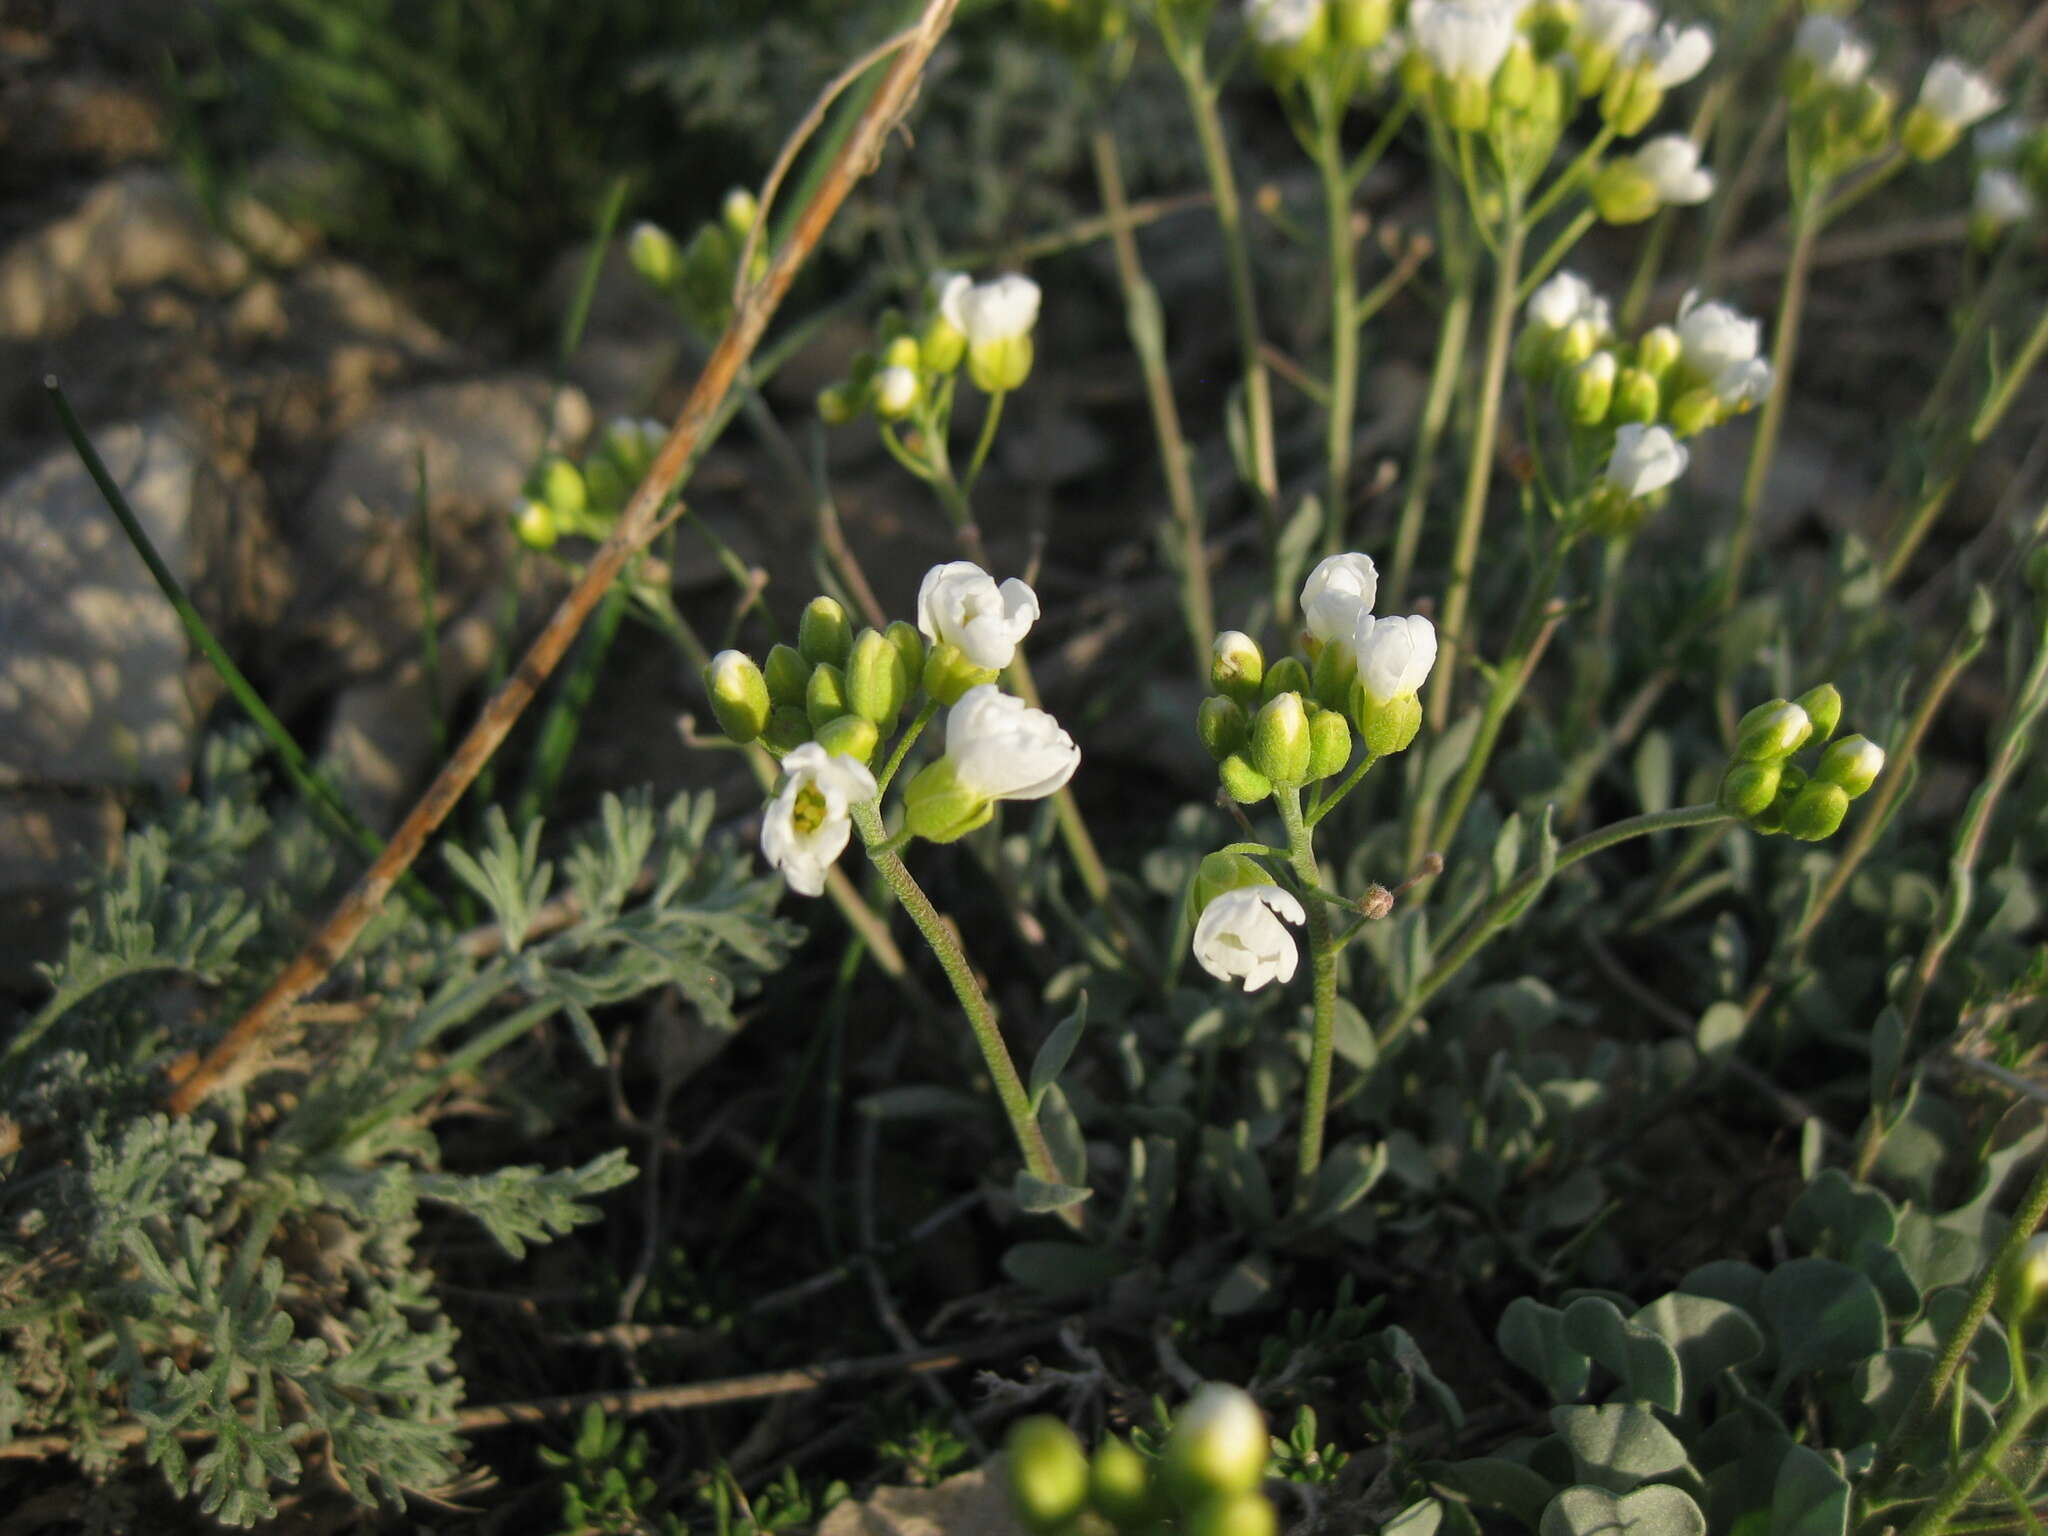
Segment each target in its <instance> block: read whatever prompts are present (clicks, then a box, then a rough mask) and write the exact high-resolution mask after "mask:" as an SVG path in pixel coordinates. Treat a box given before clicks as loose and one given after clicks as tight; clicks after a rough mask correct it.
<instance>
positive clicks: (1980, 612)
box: [1963, 581, 1998, 637]
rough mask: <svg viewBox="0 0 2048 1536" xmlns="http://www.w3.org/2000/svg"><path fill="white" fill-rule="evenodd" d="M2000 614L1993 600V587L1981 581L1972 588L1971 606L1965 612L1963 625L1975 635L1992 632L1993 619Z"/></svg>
mask: <svg viewBox="0 0 2048 1536" xmlns="http://www.w3.org/2000/svg"><path fill="white" fill-rule="evenodd" d="M1997 616H1998V608H1997V605H1996V604H1994V603H1993V602H1992V601H1991V589H1990V588H1989V587H1987V586H1985V585H1984V584H1983V583H1982V582H1981V581H1980V582H1978V583H1977V585H1976V586H1974V587H1972V588H1971V589H1970V606H1969V607H1968V608H1967V609H1965V610H1964V612H1963V625H1964V627H1965V628H1966V629H1968V630H1969V632H1970V633H1971V634H1972V635H1974V636H1980V637H1981V636H1984V635H1988V634H1990V633H1991V621H1992V620H1993V619H1994V618H1996V617H1997Z"/></svg>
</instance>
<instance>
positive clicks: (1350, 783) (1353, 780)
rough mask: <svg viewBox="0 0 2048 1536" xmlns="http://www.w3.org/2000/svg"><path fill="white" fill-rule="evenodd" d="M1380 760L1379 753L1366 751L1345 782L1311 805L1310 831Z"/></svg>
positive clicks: (1347, 775) (1309, 815) (1346, 776)
mask: <svg viewBox="0 0 2048 1536" xmlns="http://www.w3.org/2000/svg"><path fill="white" fill-rule="evenodd" d="M1378 761H1379V755H1378V754H1377V753H1373V752H1368V753H1366V754H1365V756H1363V757H1361V758H1360V759H1359V760H1358V766H1357V767H1356V768H1353V769H1352V770H1351V771H1350V772H1349V773H1347V774H1346V775H1345V776H1344V782H1343V783H1341V784H1339V785H1338V786H1337V787H1336V788H1335V789H1333V790H1331V791H1330V792H1329V793H1328V794H1327V795H1324V796H1323V797H1322V798H1321V799H1319V800H1317V801H1316V802H1315V804H1314V805H1313V806H1311V807H1310V809H1309V813H1308V829H1309V831H1311V832H1313V831H1315V829H1316V827H1317V826H1318V825H1319V824H1320V823H1321V822H1322V819H1323V818H1324V817H1325V816H1327V815H1329V814H1330V812H1332V811H1334V810H1335V809H1337V806H1338V804H1339V803H1340V802H1341V801H1342V800H1343V798H1344V797H1345V796H1346V795H1348V794H1350V793H1351V791H1352V790H1354V789H1356V788H1357V787H1358V781H1359V780H1360V779H1362V778H1364V777H1365V776H1366V774H1367V773H1368V772H1370V771H1371V769H1372V765H1373V764H1374V763H1376V762H1378Z"/></svg>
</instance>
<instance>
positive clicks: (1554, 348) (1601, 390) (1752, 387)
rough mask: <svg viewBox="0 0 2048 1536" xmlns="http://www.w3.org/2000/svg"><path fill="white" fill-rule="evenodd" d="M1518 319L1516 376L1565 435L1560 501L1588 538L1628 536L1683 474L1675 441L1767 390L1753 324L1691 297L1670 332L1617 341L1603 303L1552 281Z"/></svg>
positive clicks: (1565, 278) (1573, 285)
mask: <svg viewBox="0 0 2048 1536" xmlns="http://www.w3.org/2000/svg"><path fill="white" fill-rule="evenodd" d="M1525 319H1526V323H1525V325H1524V327H1523V330H1522V334H1521V335H1520V336H1519V337H1518V338H1517V340H1516V343H1515V363H1516V367H1517V368H1518V369H1519V370H1520V371H1521V372H1522V373H1523V375H1524V376H1525V377H1527V378H1528V379H1529V381H1530V382H1531V383H1532V384H1541V383H1548V384H1550V385H1551V386H1552V387H1553V390H1554V392H1555V394H1556V397H1557V399H1558V403H1559V405H1560V407H1561V410H1562V414H1563V415H1564V417H1565V419H1566V421H1567V422H1568V423H1569V427H1570V442H1569V444H1568V451H1567V453H1566V455H1565V458H1566V465H1565V472H1564V474H1563V476H1562V479H1563V482H1564V483H1563V485H1562V487H1561V491H1560V494H1562V495H1563V496H1565V497H1566V498H1567V499H1568V500H1569V501H1571V502H1572V503H1573V504H1575V505H1577V506H1578V507H1579V508H1580V511H1581V513H1582V515H1583V516H1584V518H1585V520H1586V524H1587V526H1588V527H1589V528H1590V529H1592V530H1593V531H1595V532H1600V533H1607V534H1624V533H1628V532H1632V531H1633V530H1634V529H1635V528H1636V527H1637V526H1638V525H1639V524H1640V522H1641V521H1642V518H1643V517H1644V516H1645V515H1646V514H1647V512H1648V511H1649V509H1650V505H1651V499H1652V498H1654V497H1655V496H1656V495H1657V494H1658V493H1660V492H1662V491H1664V490H1665V489H1666V488H1668V487H1669V486H1670V485H1671V484H1672V483H1673V482H1674V481H1676V480H1677V479H1678V477H1679V476H1680V475H1681V474H1683V473H1684V472H1685V468H1686V465H1687V463H1688V461H1689V459H1690V452H1689V450H1688V449H1687V447H1686V445H1685V442H1684V440H1685V439H1686V438H1689V437H1693V436H1696V435H1698V434H1699V433H1701V432H1703V431H1706V430H1707V429H1708V428H1710V427H1715V426H1718V425H1720V424H1721V423H1722V422H1724V421H1726V420H1728V419H1729V418H1730V417H1731V416H1735V415H1739V414H1740V413H1742V412H1744V411H1747V410H1749V409H1751V408H1752V407H1754V406H1756V405H1757V404H1759V403H1760V402H1762V401H1763V400H1764V399H1765V398H1766V397H1767V396H1768V395H1769V394H1770V392H1771V386H1772V373H1771V365H1770V362H1769V360H1768V359H1767V358H1765V357H1764V356H1763V355H1762V354H1763V327H1762V325H1761V324H1760V323H1759V322H1758V321H1756V320H1753V319H1750V318H1749V317H1747V316H1745V315H1742V314H1739V313H1738V312H1736V311H1735V310H1733V309H1731V308H1730V307H1729V306H1727V305H1725V304H1719V303H1713V302H1709V301H1706V300H1703V299H1701V298H1700V296H1699V295H1698V294H1697V293H1689V294H1687V295H1686V296H1685V299H1684V301H1683V302H1682V303H1681V304H1680V305H1679V309H1678V317H1677V321H1676V323H1675V324H1673V325H1659V326H1654V327H1652V328H1651V329H1649V330H1647V331H1645V332H1643V334H1642V335H1641V336H1639V337H1637V338H1636V339H1635V340H1634V341H1633V342H1627V343H1624V342H1621V341H1618V340H1617V339H1616V337H1615V335H1614V329H1613V322H1612V318H1611V311H1610V309H1609V307H1608V304H1607V301H1606V300H1605V299H1603V298H1601V297H1600V295H1599V294H1597V293H1596V292H1595V291H1594V290H1593V287H1592V285H1591V284H1589V283H1588V282H1586V281H1585V279H1583V278H1581V277H1579V276H1578V275H1576V274H1575V273H1571V272H1560V273H1558V274H1557V275H1556V276H1555V277H1553V278H1551V279H1550V280H1549V281H1548V282H1546V283H1544V284H1543V285H1542V286H1541V287H1539V288H1538V289H1537V290H1536V291H1535V292H1534V293H1533V294H1531V295H1530V298H1529V304H1528V308H1527V311H1526V317H1525ZM1593 466H1598V469H1597V472H1596V471H1594V469H1593Z"/></svg>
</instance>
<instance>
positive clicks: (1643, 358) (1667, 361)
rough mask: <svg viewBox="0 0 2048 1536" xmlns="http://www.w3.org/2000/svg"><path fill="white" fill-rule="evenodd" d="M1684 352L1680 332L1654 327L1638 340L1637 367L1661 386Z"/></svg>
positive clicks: (1658, 326) (1660, 326)
mask: <svg viewBox="0 0 2048 1536" xmlns="http://www.w3.org/2000/svg"><path fill="white" fill-rule="evenodd" d="M1684 352H1685V344H1684V343H1683V342H1681V341H1680V340H1679V339H1678V332H1676V331H1675V330H1673V329H1672V328H1671V327H1670V326H1668V325H1656V326H1652V327H1651V328H1650V329H1649V330H1647V331H1645V332H1643V334H1642V335H1641V336H1638V337H1637V338H1636V366H1637V367H1638V368H1640V369H1642V370H1643V372H1645V373H1647V374H1648V375H1649V376H1650V377H1651V378H1653V379H1655V380H1657V381H1658V382H1659V383H1660V384H1661V383H1662V382H1663V381H1664V375H1666V374H1667V373H1669V372H1670V371H1671V370H1672V369H1673V368H1675V367H1677V366H1678V359H1679V358H1680V357H1681V356H1682V355H1683V354H1684Z"/></svg>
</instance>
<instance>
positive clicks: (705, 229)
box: [626, 187, 768, 336]
mask: <svg viewBox="0 0 2048 1536" xmlns="http://www.w3.org/2000/svg"><path fill="white" fill-rule="evenodd" d="M760 217H761V205H760V204H759V202H757V201H756V200H755V197H754V194H753V193H751V192H749V191H748V190H747V189H746V188H744V187H735V188H733V189H732V190H731V191H730V192H728V193H726V195H725V202H724V203H723V204H722V205H721V207H720V208H719V215H718V217H717V218H716V219H710V220H707V221H706V222H704V223H703V224H700V225H699V226H698V227H697V232H696V233H695V234H693V235H692V236H691V237H690V242H689V244H688V245H678V244H677V243H676V239H675V237H674V236H673V235H671V234H670V233H669V232H668V231H667V230H665V229H663V228H662V227H661V226H660V225H659V224H654V223H648V222H644V221H643V222H642V223H639V224H636V225H634V226H633V231H632V233H631V234H630V235H628V236H627V237H626V256H627V259H628V260H629V261H630V262H631V263H632V264H633V270H634V271H635V272H637V273H638V274H639V275H640V277H641V279H642V280H643V281H645V282H646V283H647V284H648V285H649V286H650V287H652V288H653V289H655V291H656V292H658V293H660V294H661V295H662V297H663V298H665V299H667V300H668V301H669V302H670V303H671V304H673V305H675V307H676V310H677V312H678V313H679V314H681V315H682V316H683V318H684V319H686V320H688V321H689V322H690V324H691V325H693V326H695V327H696V328H697V329H698V330H699V331H701V332H703V333H704V334H705V335H707V336H709V335H716V334H717V333H718V332H720V331H722V330H724V329H725V327H726V323H727V322H728V321H730V320H731V319H732V289H733V281H734V279H735V278H736V277H737V276H738V274H739V265H740V252H741V250H742V249H743V248H744V247H745V244H746V239H747V236H748V235H749V234H751V233H752V232H753V228H754V225H755V224H756V223H757V222H758V221H759V220H760ZM767 270H768V252H767V249H766V247H765V246H764V245H762V244H759V243H757V244H756V245H755V248H754V256H753V261H752V263H751V264H750V267H749V270H748V272H747V276H748V277H749V278H750V279H753V278H758V277H760V275H761V274H762V273H763V272H765V271H767Z"/></svg>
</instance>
